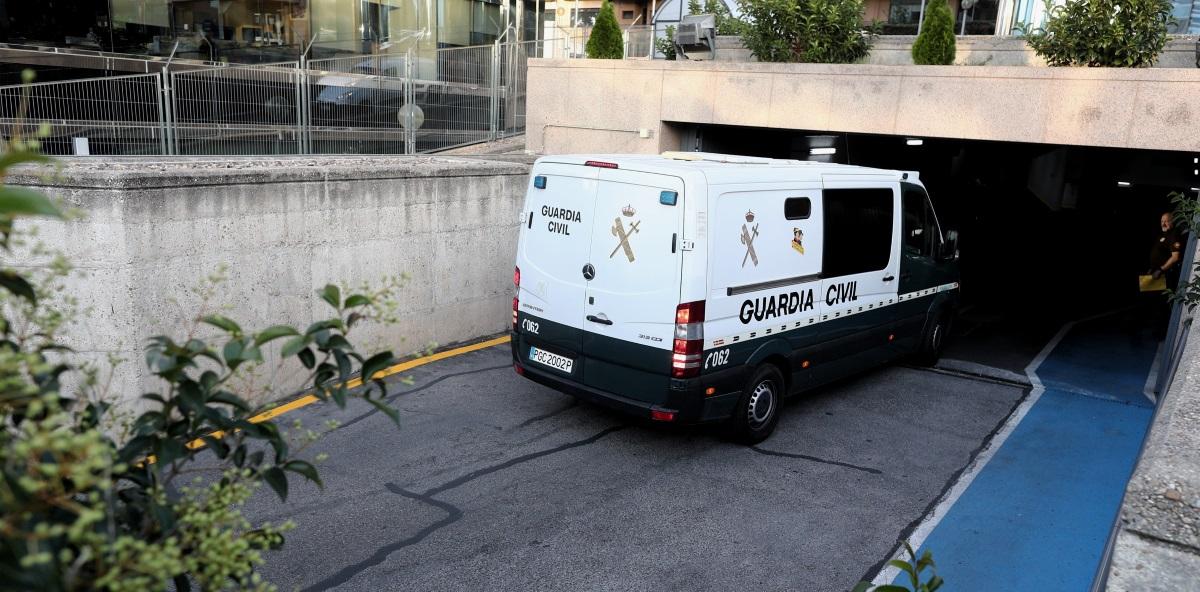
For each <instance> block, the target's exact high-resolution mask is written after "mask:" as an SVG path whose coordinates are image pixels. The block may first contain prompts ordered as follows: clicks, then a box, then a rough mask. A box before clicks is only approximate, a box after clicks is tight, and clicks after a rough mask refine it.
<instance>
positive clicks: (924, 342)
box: [913, 311, 952, 366]
mask: <svg viewBox="0 0 1200 592" xmlns="http://www.w3.org/2000/svg"><path fill="white" fill-rule="evenodd" d="M951 320H952V317H951V315H950V313H949V312H947V311H938V312H935V313H933V314H932V315H931V316H930V318H929V322H928V323H926V325H925V334H924V335H922V336H921V345H920V346H919V347H918V349H917V351H916V352H915V353H914V354H913V363H914V364H917V365H918V366H933V365H935V364H937V363H938V360H940V359H941V358H942V352H944V351H946V338H947V337H948V336H949V334H950V323H951Z"/></svg>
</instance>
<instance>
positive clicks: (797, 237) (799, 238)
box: [792, 228, 804, 255]
mask: <svg viewBox="0 0 1200 592" xmlns="http://www.w3.org/2000/svg"><path fill="white" fill-rule="evenodd" d="M792 248H793V249H796V252H797V253H800V254H801V255H803V254H804V231H803V230H800V229H799V228H792Z"/></svg>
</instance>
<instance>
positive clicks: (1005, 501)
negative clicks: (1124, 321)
mask: <svg viewBox="0 0 1200 592" xmlns="http://www.w3.org/2000/svg"><path fill="white" fill-rule="evenodd" d="M1155 346H1156V343H1155V342H1154V340H1153V339H1151V338H1150V337H1149V335H1148V333H1144V332H1141V331H1134V332H1128V331H1126V332H1122V330H1121V323H1117V322H1114V321H1113V320H1112V319H1111V318H1101V319H1096V320H1093V321H1089V322H1086V323H1080V324H1078V325H1076V326H1075V327H1073V328H1072V329H1071V330H1070V331H1069V332H1068V333H1067V334H1066V335H1065V336H1064V337H1063V339H1062V341H1061V342H1060V343H1059V344H1058V346H1057V347H1055V348H1054V350H1053V351H1051V352H1050V354H1049V355H1048V356H1047V358H1046V359H1045V360H1044V361H1043V363H1042V364H1041V366H1039V368H1038V370H1037V374H1038V377H1039V378H1040V379H1041V380H1042V382H1043V385H1044V386H1045V389H1046V390H1045V392H1044V393H1043V394H1042V396H1041V398H1039V399H1038V400H1037V402H1036V403H1034V405H1033V406H1032V407H1031V408H1030V410H1029V412H1028V414H1027V415H1026V416H1025V418H1024V419H1023V420H1022V421H1021V423H1020V424H1019V425H1017V427H1016V429H1015V430H1013V432H1012V433H1011V434H1010V435H1009V437H1008V439H1007V440H1005V441H1004V444H1003V445H1002V446H1001V447H1000V449H999V450H997V451H996V454H995V456H993V457H992V458H991V460H990V461H989V462H988V463H987V465H986V466H984V467H983V470H982V471H980V473H979V474H978V475H977V476H976V477H975V480H974V481H973V482H972V483H971V485H970V487H968V488H967V490H966V491H965V492H964V493H963V494H962V496H961V497H959V499H958V500H957V502H955V504H954V505H953V506H952V507H951V508H950V510H949V511H948V512H947V513H946V515H945V517H944V518H943V519H942V520H941V522H939V523H938V525H937V526H936V527H935V528H934V529H933V531H932V532H931V533H930V534H929V536H928V538H926V540H925V541H924V544H923V545H922V548H923V549H929V550H930V551H932V552H933V557H934V561H935V562H936V563H937V570H938V574H939V575H941V576H942V577H943V578H944V579H945V581H946V584H945V585H944V586H943V588H942V590H944V591H948V592H955V591H968V590H969V591H971V592H989V591H993V590H994V591H996V592H1001V591H1003V592H1011V591H1013V590H1039V591H1041V590H1047V591H1064V592H1073V591H1081V592H1085V591H1086V590H1088V589H1089V587H1090V586H1091V584H1092V578H1093V577H1094V576H1095V573H1096V569H1097V568H1098V566H1099V563H1100V559H1101V555H1102V553H1103V551H1104V546H1105V543H1106V541H1107V538H1108V534H1109V531H1110V529H1111V527H1112V523H1113V520H1114V518H1115V517H1116V513H1117V510H1118V507H1119V506H1120V502H1121V496H1122V494H1123V493H1124V491H1125V485H1126V483H1127V482H1128V481H1129V477H1130V475H1131V474H1132V472H1133V468H1134V463H1135V462H1136V460H1137V455H1138V451H1139V450H1140V448H1141V445H1142V440H1143V439H1144V438H1145V435H1146V431H1147V429H1148V428H1149V425H1150V421H1151V416H1152V414H1153V408H1152V405H1151V404H1150V402H1149V401H1148V400H1147V399H1146V398H1145V397H1144V396H1143V395H1142V389H1143V386H1144V384H1145V380H1146V376H1147V374H1148V373H1149V371H1150V366H1151V364H1152V362H1153V358H1154V353H1155ZM896 582H897V583H907V582H906V580H904V579H899V578H898V579H897V580H896Z"/></svg>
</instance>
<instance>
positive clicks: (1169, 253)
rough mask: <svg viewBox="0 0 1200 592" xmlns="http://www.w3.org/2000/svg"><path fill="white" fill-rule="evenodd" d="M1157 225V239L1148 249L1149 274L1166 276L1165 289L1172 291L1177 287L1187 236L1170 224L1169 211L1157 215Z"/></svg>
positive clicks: (1156, 277)
mask: <svg viewBox="0 0 1200 592" xmlns="http://www.w3.org/2000/svg"><path fill="white" fill-rule="evenodd" d="M1158 226H1159V233H1158V240H1156V241H1155V243H1154V246H1153V247H1152V248H1151V249H1150V275H1152V276H1154V279H1158V278H1160V277H1164V276H1166V279H1167V289H1168V290H1170V291H1172V292H1174V291H1175V290H1176V289H1178V288H1179V273H1180V271H1181V270H1180V268H1181V267H1182V266H1181V265H1180V264H1181V263H1182V261H1183V245H1184V243H1186V242H1187V236H1186V235H1185V234H1184V233H1183V232H1180V231H1179V230H1177V229H1176V228H1175V225H1174V224H1172V222H1171V213H1170V212H1165V213H1163V215H1162V216H1161V217H1159V221H1158Z"/></svg>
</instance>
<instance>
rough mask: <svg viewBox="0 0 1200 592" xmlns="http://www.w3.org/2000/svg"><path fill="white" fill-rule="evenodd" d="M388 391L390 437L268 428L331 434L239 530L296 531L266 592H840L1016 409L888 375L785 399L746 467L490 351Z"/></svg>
mask: <svg viewBox="0 0 1200 592" xmlns="http://www.w3.org/2000/svg"><path fill="white" fill-rule="evenodd" d="M407 376H408V377H409V378H410V379H411V381H412V384H411V385H409V386H405V385H400V384H397V385H395V386H394V388H395V389H396V392H397V393H398V394H397V395H395V398H394V399H393V404H394V406H396V407H397V408H399V409H400V414H401V418H402V420H401V426H400V427H399V428H397V427H395V426H394V425H392V424H391V422H390V421H389V420H388V419H387V418H386V417H385V416H383V415H382V414H379V413H372V412H371V411H370V410H369V408H368V407H366V406H365V405H360V406H352V407H350V408H348V409H346V410H341V411H339V410H338V409H336V407H334V406H332V405H313V406H309V407H306V408H303V409H301V410H298V411H295V412H293V413H291V414H289V415H288V416H285V418H284V420H285V422H284V423H287V422H288V421H290V420H291V419H292V418H297V417H298V418H300V419H301V420H302V421H303V422H304V423H305V424H306V425H309V426H314V427H315V426H317V425H319V424H320V423H322V422H323V421H324V420H325V419H329V418H334V419H338V420H339V421H341V422H342V424H343V427H341V428H339V429H338V430H336V431H334V432H333V433H331V434H329V435H328V436H327V437H326V438H325V439H323V440H321V441H320V442H319V443H318V444H316V445H314V446H313V447H312V449H311V450H312V452H313V453H314V454H315V453H317V452H325V453H328V454H329V455H330V457H331V458H330V459H329V460H328V461H326V462H325V463H323V464H322V465H321V466H320V469H321V473H322V477H323V479H324V481H325V489H324V490H323V491H321V490H318V489H317V488H315V487H313V486H311V485H308V484H302V483H301V482H300V481H299V480H294V481H293V490H292V494H291V497H290V498H289V500H288V502H287V503H286V504H280V503H279V502H278V500H277V499H275V498H274V497H273V494H270V492H269V491H266V490H263V491H261V492H259V493H260V495H258V496H257V497H256V498H255V500H254V501H253V503H252V504H251V506H250V508H248V514H249V515H250V516H251V517H252V518H255V519H266V520H270V521H275V522H279V521H282V520H284V519H289V518H290V519H292V520H294V521H295V522H296V523H297V524H298V526H297V528H296V529H295V530H294V531H292V532H291V533H290V534H289V535H288V541H287V544H286V545H285V546H284V547H283V548H282V549H281V550H279V551H275V552H271V553H269V554H268V556H267V562H268V563H267V566H266V567H265V569H264V570H263V573H264V575H265V576H266V577H267V579H268V580H269V581H271V582H274V583H275V584H277V585H278V586H279V588H280V589H281V590H293V589H299V590H304V591H309V590H331V589H337V590H363V591H366V590H370V591H380V590H405V591H410V590H411V591H427V590H429V591H432V590H456V591H457V590H488V591H493V590H495V591H508V590H511V591H535V590H623V591H626V590H754V591H756V592H757V591H767V590H805V591H826V590H828V591H837V590H848V589H849V588H850V587H852V586H853V585H854V584H855V583H856V582H858V581H859V580H860V579H862V578H864V577H867V578H868V579H869V577H870V576H873V575H874V571H875V570H876V569H878V567H879V565H880V563H881V561H882V560H883V558H884V557H886V556H887V555H888V554H889V553H891V551H892V549H893V548H894V546H895V545H896V544H897V541H898V540H899V538H901V537H903V536H904V535H905V533H907V532H908V530H909V529H910V528H912V526H913V525H915V524H916V523H917V522H918V521H920V519H921V517H922V516H923V515H924V514H925V512H926V511H927V510H928V508H929V507H930V506H931V505H932V503H933V502H935V501H936V499H937V498H938V496H940V495H941V493H942V492H943V491H944V490H945V489H946V488H947V487H948V486H949V485H950V484H951V483H952V482H953V480H954V478H955V476H956V475H957V473H958V472H960V471H961V470H962V469H963V468H965V467H966V466H967V464H968V463H969V462H970V460H971V458H972V456H973V455H974V454H975V453H976V452H977V451H978V450H979V449H980V448H981V447H982V446H983V444H984V443H985V441H986V440H987V438H988V437H989V436H990V435H991V434H992V432H993V431H994V430H996V429H997V428H998V426H999V425H1000V424H1001V423H1002V422H1003V420H1004V419H1005V418H1006V417H1007V416H1008V414H1009V413H1010V412H1011V411H1012V409H1013V408H1014V407H1015V406H1016V405H1017V403H1019V401H1020V399H1021V398H1022V397H1023V396H1024V391H1023V390H1022V389H1019V388H1016V387H1014V386H1009V385H1004V384H998V383H995V382H989V381H986V380H977V379H969V378H965V377H961V376H954V375H948V374H945V373H939V372H933V371H929V370H918V369H911V368H905V367H898V366H892V367H887V368H881V369H878V370H875V371H871V372H868V373H866V374H865V375H863V376H861V377H858V378H855V379H851V380H847V381H844V382H842V383H839V384H837V385H835V386H832V387H828V388H825V389H822V390H820V391H817V392H814V393H809V394H807V395H802V396H801V397H798V398H796V399H794V400H793V401H792V402H791V403H790V404H789V405H787V406H786V408H785V409H784V411H785V414H784V416H783V417H782V418H781V420H780V424H779V427H778V430H777V431H776V433H775V434H774V435H773V436H772V437H771V438H770V439H768V440H767V441H766V442H764V443H762V444H761V445H759V446H757V447H754V448H746V447H743V446H739V445H735V444H732V443H729V442H726V441H724V440H722V439H721V438H720V437H719V436H718V435H717V434H716V433H715V432H714V431H713V430H710V429H701V428H664V427H661V426H652V425H648V424H645V423H641V422H638V421H636V420H631V419H630V418H628V417H625V416H623V415H619V414H617V413H613V412H609V411H607V410H605V409H602V408H600V407H596V406H594V405H591V404H587V403H578V402H576V401H575V399H573V398H571V397H569V396H567V395H564V394H561V393H558V392H556V391H553V390H551V389H548V388H545V387H542V386H540V385H537V384H534V383H532V382H529V381H527V380H525V379H523V378H520V377H518V376H516V375H515V374H514V372H513V370H512V368H511V361H510V353H509V349H508V347H507V346H499V347H493V348H489V349H485V350H480V351H476V352H472V353H468V354H464V355H461V356H458V357H454V358H450V359H447V360H443V361H438V362H434V363H431V364H428V365H425V366H422V367H419V368H416V369H414V370H413V371H412V372H410V373H408V374H407Z"/></svg>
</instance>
